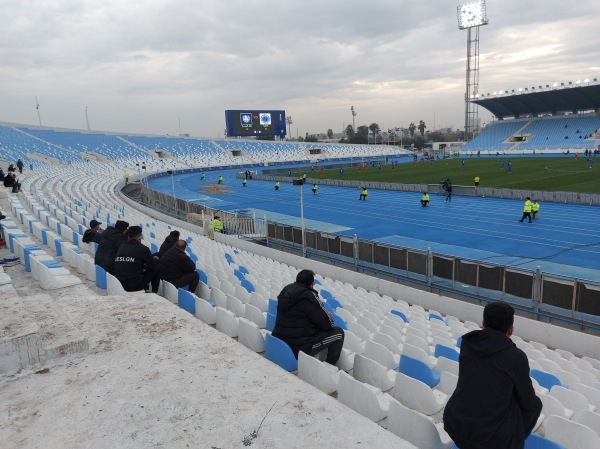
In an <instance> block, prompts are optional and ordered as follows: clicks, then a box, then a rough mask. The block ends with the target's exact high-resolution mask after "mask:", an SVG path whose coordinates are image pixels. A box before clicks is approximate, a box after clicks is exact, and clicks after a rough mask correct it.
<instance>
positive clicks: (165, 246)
mask: <svg viewBox="0 0 600 449" xmlns="http://www.w3.org/2000/svg"><path fill="white" fill-rule="evenodd" d="M179 235H180V234H179V231H171V232H170V233H169V235H168V236H167V237H166V238H165V241H164V242H162V244H161V245H160V249H159V250H158V252H157V253H156V254H153V256H156V257H158V258H161V257H162V256H164V255H165V253H166V252H167V251H168V250H170V249H171V248H173V245H175V243H177V240H179ZM155 259H156V258H155Z"/></svg>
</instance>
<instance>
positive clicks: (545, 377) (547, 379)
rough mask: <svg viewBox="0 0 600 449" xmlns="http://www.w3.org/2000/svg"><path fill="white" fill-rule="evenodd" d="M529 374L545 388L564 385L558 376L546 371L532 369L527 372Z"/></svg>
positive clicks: (549, 388)
mask: <svg viewBox="0 0 600 449" xmlns="http://www.w3.org/2000/svg"><path fill="white" fill-rule="evenodd" d="M529 375H530V376H531V377H533V378H534V379H535V380H537V382H538V384H540V385H541V386H542V387H544V388H547V389H548V390H551V389H552V387H553V386H555V385H558V386H559V387H565V385H563V384H562V383H561V382H560V379H559V378H558V377H556V376H555V375H554V374H550V373H547V372H546V371H540V370H538V369H532V370H531V371H530V372H529Z"/></svg>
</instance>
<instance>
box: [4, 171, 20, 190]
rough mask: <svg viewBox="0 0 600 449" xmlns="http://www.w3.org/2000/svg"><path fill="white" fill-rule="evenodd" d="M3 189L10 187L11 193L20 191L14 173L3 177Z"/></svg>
mask: <svg viewBox="0 0 600 449" xmlns="http://www.w3.org/2000/svg"><path fill="white" fill-rule="evenodd" d="M4 187H12V193H17V192H20V191H21V183H20V182H19V180H18V179H17V175H16V174H15V173H14V172H12V173H9V174H7V175H6V176H5V177H4Z"/></svg>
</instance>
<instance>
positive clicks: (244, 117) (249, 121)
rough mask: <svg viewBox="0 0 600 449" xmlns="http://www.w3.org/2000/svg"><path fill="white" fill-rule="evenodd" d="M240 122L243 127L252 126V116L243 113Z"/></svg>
mask: <svg viewBox="0 0 600 449" xmlns="http://www.w3.org/2000/svg"><path fill="white" fill-rule="evenodd" d="M240 122H241V123H242V126H249V125H252V114H248V113H242V114H240Z"/></svg>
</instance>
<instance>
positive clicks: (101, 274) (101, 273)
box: [96, 265, 106, 289]
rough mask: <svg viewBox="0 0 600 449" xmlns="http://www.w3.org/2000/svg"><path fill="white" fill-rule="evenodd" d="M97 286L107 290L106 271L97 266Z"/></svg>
mask: <svg viewBox="0 0 600 449" xmlns="http://www.w3.org/2000/svg"><path fill="white" fill-rule="evenodd" d="M96 286H98V287H100V288H104V289H106V270H105V269H104V268H102V267H101V266H100V265H96Z"/></svg>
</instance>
